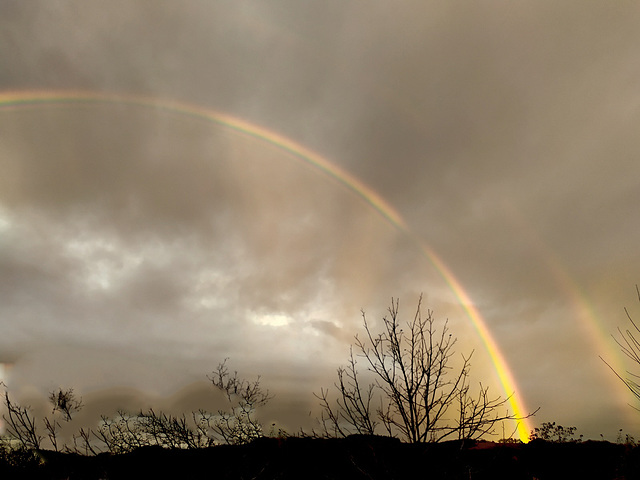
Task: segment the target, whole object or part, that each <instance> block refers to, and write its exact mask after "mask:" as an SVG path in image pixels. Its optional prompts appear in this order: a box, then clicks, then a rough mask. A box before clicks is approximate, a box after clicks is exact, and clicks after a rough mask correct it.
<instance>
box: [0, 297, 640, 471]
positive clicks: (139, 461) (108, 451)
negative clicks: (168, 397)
mask: <svg viewBox="0 0 640 480" xmlns="http://www.w3.org/2000/svg"><path fill="white" fill-rule="evenodd" d="M421 302H422V298H420V300H419V301H418V305H417V308H416V310H415V312H414V314H413V315H412V317H411V318H410V319H409V321H407V322H405V323H401V322H400V320H399V301H398V300H395V299H392V300H391V306H390V307H389V308H388V311H387V315H385V316H384V317H383V318H382V321H381V322H380V326H381V328H380V331H379V332H374V330H373V329H372V327H371V324H370V323H369V322H368V320H367V317H366V315H365V313H364V312H362V319H363V328H364V334H363V336H362V337H359V336H356V337H355V341H354V344H353V345H352V346H351V349H350V352H349V357H348V361H347V364H346V366H343V367H339V368H338V370H337V381H336V383H335V385H334V392H335V394H334V396H332V392H331V390H330V389H326V388H321V389H320V392H319V393H314V395H315V396H316V397H317V399H318V401H319V406H320V409H321V414H320V416H319V418H318V419H317V426H316V427H315V428H313V429H312V430H311V431H304V430H302V429H301V430H299V431H297V432H285V431H284V430H282V429H276V428H275V424H274V425H272V427H271V429H270V430H269V431H265V426H264V425H263V424H262V423H261V421H260V419H259V415H258V411H259V409H260V408H262V407H264V406H265V405H266V404H267V403H268V402H269V401H270V400H271V399H272V398H273V396H272V395H271V394H270V393H269V391H268V390H266V389H264V388H263V387H262V385H261V382H260V377H257V378H256V379H254V380H246V379H244V378H242V377H241V376H239V374H238V372H237V371H231V370H230V369H229V367H228V359H225V360H224V361H223V362H221V363H220V364H218V366H217V367H216V369H215V370H214V371H213V372H212V373H211V374H210V375H209V376H208V377H207V378H208V379H209V381H210V382H211V384H212V386H213V387H214V388H215V389H216V390H218V391H220V392H222V393H223V396H224V398H225V402H226V406H225V407H224V408H219V409H217V410H216V411H214V412H211V411H208V410H204V409H202V410H198V411H194V412H191V413H190V414H188V415H187V414H184V413H183V414H180V415H172V414H167V413H164V412H162V411H156V410H154V409H151V408H150V409H147V410H140V411H137V412H136V413H131V412H126V411H118V412H117V414H116V415H115V416H106V415H103V416H102V417H101V419H100V421H99V422H98V423H97V425H95V426H93V427H83V428H80V429H79V430H78V431H76V432H74V433H73V434H72V435H71V437H70V440H66V438H68V436H67V437H65V439H63V437H62V436H61V432H62V430H63V429H64V428H65V427H67V426H68V425H69V424H70V423H71V421H72V419H73V418H74V416H75V415H76V414H77V413H78V412H79V411H80V410H81V409H82V408H83V406H84V404H83V401H82V398H80V397H78V396H77V395H76V393H75V392H74V390H73V389H62V388H59V389H57V390H55V391H53V392H50V394H49V397H48V400H49V403H50V406H51V413H50V414H49V415H44V416H43V418H41V419H38V418H37V417H36V415H35V414H34V412H33V410H32V409H31V408H30V407H29V406H25V405H20V404H19V403H17V402H16V401H15V400H14V399H12V397H11V395H10V393H9V390H8V388H7V387H6V386H5V391H4V397H3V400H4V407H5V408H4V409H5V413H4V414H3V419H4V423H5V434H4V436H3V437H2V438H1V439H0V476H1V477H2V478H29V476H35V477H37V478H134V477H135V478H140V477H139V476H136V475H140V476H143V477H150V476H152V477H154V478H175V477H173V476H171V475H175V476H178V477H180V478H188V472H189V471H192V472H193V473H194V476H195V472H197V471H198V468H200V467H202V468H205V464H207V463H208V464H209V465H208V468H209V469H211V468H213V466H214V465H215V469H214V470H215V471H214V472H212V475H211V478H407V476H408V475H409V474H411V476H416V474H418V473H420V472H422V473H420V475H418V476H419V477H421V478H422V477H426V476H428V478H513V479H515V478H527V479H533V478H538V479H542V478H570V477H573V478H576V477H575V476H574V475H575V474H576V472H582V473H581V474H580V475H579V478H634V477H633V475H636V474H637V473H639V472H640V468H639V467H638V465H640V458H639V454H638V448H637V447H636V445H635V440H634V439H633V437H630V436H628V435H627V436H626V438H622V436H620V437H619V438H618V442H617V443H615V444H613V443H609V442H604V441H602V442H592V441H587V442H582V436H580V437H578V438H575V433H576V428H575V427H562V426H560V425H556V424H555V423H543V424H542V426H541V427H538V428H536V429H535V430H534V431H532V432H531V436H530V440H531V442H530V443H528V444H523V443H522V442H521V441H520V440H519V439H514V438H513V435H514V434H515V432H516V430H513V432H512V433H511V434H510V435H505V434H504V433H503V435H502V438H500V440H499V441H498V442H496V443H493V442H487V441H486V439H487V438H492V437H491V436H492V435H496V427H497V426H498V425H501V426H503V432H504V425H505V422H509V423H511V424H513V422H518V421H521V420H523V418H528V417H529V416H531V415H533V414H534V413H536V412H537V410H536V412H533V413H530V414H528V415H527V416H526V417H515V416H513V415H510V414H509V413H508V411H507V409H506V406H507V402H508V400H509V398H501V397H493V396H491V395H490V394H489V390H488V388H487V387H484V386H483V385H482V384H479V386H478V387H477V389H476V390H475V391H472V388H471V385H470V382H469V372H470V367H471V364H470V360H471V357H472V353H473V352H471V353H470V354H468V355H462V356H461V358H462V361H461V364H459V365H457V366H456V365H454V362H452V361H451V360H452V357H453V355H454V353H455V350H454V347H455V345H456V338H455V337H453V336H452V335H451V333H449V329H448V325H447V323H446V322H445V323H444V324H443V326H442V327H441V328H440V329H438V328H437V326H436V322H435V320H434V317H433V312H431V311H429V310H427V311H426V312H423V311H422V309H421ZM359 362H360V363H362V364H363V365H364V369H361V368H360V366H359ZM363 379H366V380H363ZM474 392H475V393H474ZM552 459H555V460H554V461H557V462H560V464H562V465H565V466H559V465H560V464H558V463H557V462H556V464H554V463H553V461H552ZM596 459H597V462H596ZM496 462H497V463H496ZM563 462H564V463H563ZM594 462H595V463H594ZM553 465H555V466H553ZM552 466H553V467H552ZM565 467H566V468H565ZM310 468H311V470H312V471H308V470H309V469H310ZM141 469H142V470H141ZM305 469H306V470H305ZM567 469H568V470H567ZM143 470H144V471H143ZM565 470H566V471H565ZM569 470H571V471H572V474H571V475H570V477H564V476H558V475H559V474H560V472H563V473H562V475H565V474H566V473H567V472H568V471H569ZM180 472H182V474H181V475H180V474H179V473H180ZM295 472H297V474H296V473H295ZM503 474H504V476H502V475H503ZM596 474H597V475H599V476H594V475H596ZM185 475H187V476H185ZM296 475H297V476H296ZM554 475H555V476H554ZM629 475H631V476H629ZM637 478H640V476H638V477H637Z"/></svg>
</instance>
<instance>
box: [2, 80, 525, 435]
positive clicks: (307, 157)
mask: <svg viewBox="0 0 640 480" xmlns="http://www.w3.org/2000/svg"><path fill="white" fill-rule="evenodd" d="M105 103H107V104H108V103H115V104H125V105H134V106H140V107H145V108H150V109H158V110H165V111H169V112H173V113H179V114H182V115H187V116H191V117H196V118H201V119H204V120H206V121H209V122H212V123H215V124H218V125H222V126H224V127H227V128H230V129H232V130H235V131H238V132H241V133H243V134H245V135H248V136H251V137H254V138H258V139H260V140H263V141H265V142H267V143H269V144H271V145H274V146H276V147H278V148H280V149H282V150H284V151H286V152H288V153H290V154H292V155H293V156H294V157H296V158H299V159H301V160H303V161H305V162H307V163H309V164H311V165H313V166H315V167H316V168H318V169H319V170H321V171H322V172H324V173H325V174H327V175H329V176H330V177H332V178H334V179H335V180H337V181H338V182H340V183H341V184H342V185H344V186H345V187H347V188H348V189H349V190H351V191H352V192H353V193H355V194H356V195H358V196H359V197H360V198H361V199H363V200H364V201H366V202H367V203H369V204H370V205H371V206H372V207H373V208H375V209H376V211H378V212H379V213H380V214H381V215H382V216H383V217H384V218H386V219H387V221H389V222H390V223H391V224H392V225H393V226H394V227H396V228H397V229H398V230H400V231H401V232H402V233H404V234H405V235H407V236H408V237H409V238H411V239H412V241H414V242H415V243H416V244H417V245H418V246H419V247H420V250H421V251H422V252H423V254H424V255H425V257H427V259H428V260H429V261H430V262H431V263H432V264H433V265H434V267H435V268H436V269H437V270H438V272H439V273H440V275H441V276H442V278H443V279H444V280H445V282H446V283H447V284H448V285H449V287H450V288H451V290H452V291H453V293H454V294H455V296H456V297H457V298H458V300H459V301H460V302H461V304H462V306H463V308H464V309H465V311H466V313H467V315H468V316H469V319H470V320H471V323H472V324H473V326H474V327H475V329H476V331H477V332H478V335H479V336H480V338H481V339H482V342H483V344H484V346H485V349H486V350H487V352H488V354H489V356H490V358H491V361H492V363H493V365H494V368H495V370H496V373H497V375H498V378H499V380H500V383H501V386H502V388H503V390H504V392H505V394H506V395H507V397H508V398H509V400H508V401H509V405H510V406H511V409H512V410H513V414H514V415H515V416H516V417H521V418H522V417H525V416H526V412H527V409H526V408H525V406H524V402H523V400H522V399H521V398H520V397H519V394H518V390H517V387H516V382H515V380H514V379H513V375H512V373H511V372H510V371H509V368H508V364H507V362H506V361H505V359H504V357H503V355H502V353H501V351H500V349H499V348H498V345H497V344H496V342H495V340H494V339H493V337H492V335H491V333H490V331H489V329H488V327H487V324H486V321H485V320H484V319H483V318H482V316H481V314H480V312H479V311H478V309H477V308H476V307H475V306H474V305H473V302H472V301H471V299H470V298H469V296H468V295H467V293H466V292H465V290H464V288H463V287H462V285H461V284H460V282H459V281H458V280H457V279H456V277H455V276H454V275H453V273H452V272H451V270H450V269H449V268H448V267H447V266H446V264H445V263H444V262H443V261H442V260H441V259H440V258H439V257H438V256H437V255H436V253H435V252H434V251H433V250H432V249H431V248H430V247H429V246H428V245H427V244H426V243H425V242H424V241H423V240H421V239H420V238H419V237H417V236H416V235H415V234H413V232H412V231H411V230H410V229H409V227H408V226H407V224H406V222H405V221H404V219H403V218H402V216H401V215H400V214H399V213H398V212H397V211H396V210H395V208H394V207H393V206H392V205H390V204H389V203H388V202H387V201H386V200H385V199H384V198H382V197H381V196H380V195H379V194H378V193H377V192H376V191H374V190H373V189H371V188H370V187H369V186H367V185H365V184H364V183H363V182H362V181H360V180H359V179H358V178H356V177H354V176H353V175H351V174H350V173H349V172H347V171H345V170H343V169H342V168H340V167H339V166H337V165H335V164H334V163H332V162H330V161H329V160H327V159H326V158H324V157H322V156H320V155H319V154H317V153H315V152H313V151H311V150H309V149H307V148H306V147H304V146H302V145H300V144H298V143H296V142H294V141H293V140H291V139H289V138H287V137H284V136H282V135H280V134H278V133H276V132H273V131H271V130H268V129H266V128H264V127H260V126H258V125H255V124H252V123H250V122H247V121H244V120H241V119H239V118H236V117H233V116H231V115H227V114H224V113H220V112H217V111H215V110H211V109H208V108H204V107H200V106H198V105H192V104H188V103H183V102H178V101H174V100H164V99H158V98H154V97H146V96H142V95H124V94H111V93H101V92H88V91H42V90H18V91H8V92H0V107H4V108H10V107H28V106H39V105H55V104H61V105H69V104H105ZM517 431H518V435H519V437H520V439H521V440H522V441H527V440H528V436H529V431H530V425H529V422H528V421H527V419H524V418H523V419H522V420H520V421H519V422H518V426H517Z"/></svg>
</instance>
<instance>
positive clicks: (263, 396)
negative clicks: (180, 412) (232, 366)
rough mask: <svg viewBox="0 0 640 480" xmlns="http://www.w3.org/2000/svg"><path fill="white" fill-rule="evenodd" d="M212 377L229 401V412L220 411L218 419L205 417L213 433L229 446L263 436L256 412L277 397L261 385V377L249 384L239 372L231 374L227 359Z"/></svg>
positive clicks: (212, 381) (214, 384)
mask: <svg viewBox="0 0 640 480" xmlns="http://www.w3.org/2000/svg"><path fill="white" fill-rule="evenodd" d="M208 378H209V380H210V381H211V383H212V384H213V386H214V387H216V388H218V389H219V390H220V391H222V392H223V393H224V394H225V397H226V398H227V401H228V402H229V407H228V409H227V410H222V409H221V410H219V411H218V415H216V416H208V417H203V418H204V419H205V420H206V421H207V422H208V424H209V425H210V427H211V428H212V429H213V431H214V432H215V433H216V434H217V435H219V436H220V437H221V438H222V439H223V440H224V442H225V443H230V444H234V445H236V444H243V443H248V442H250V441H251V440H254V439H256V438H259V437H262V436H263V427H262V424H261V423H260V421H259V420H258V419H257V418H256V409H257V408H260V407H262V406H264V405H266V404H267V403H268V402H269V400H271V398H273V397H272V396H271V395H269V391H268V390H263V389H262V387H261V386H260V377H257V378H256V379H255V380H253V381H248V380H244V379H241V378H239V377H238V372H235V371H234V372H233V374H231V373H230V372H229V368H228V367H227V360H226V359H225V361H224V362H222V363H220V364H219V365H218V367H217V368H216V370H214V371H213V373H212V374H211V376H209V377H208Z"/></svg>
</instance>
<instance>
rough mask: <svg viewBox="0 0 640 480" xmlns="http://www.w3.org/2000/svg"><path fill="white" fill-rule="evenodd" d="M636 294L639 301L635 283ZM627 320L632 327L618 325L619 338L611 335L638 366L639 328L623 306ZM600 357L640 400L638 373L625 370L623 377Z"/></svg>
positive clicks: (639, 377)
mask: <svg viewBox="0 0 640 480" xmlns="http://www.w3.org/2000/svg"><path fill="white" fill-rule="evenodd" d="M636 294H637V296H638V300H639V301H640V290H639V289H638V286H637V285H636ZM624 312H625V314H626V315H627V318H628V319H629V322H630V323H631V327H632V328H627V329H626V330H624V331H623V330H621V329H620V328H619V327H618V335H619V338H616V337H615V336H613V335H612V337H613V339H614V340H615V341H616V343H617V344H618V346H619V347H620V350H622V353H624V354H625V355H626V356H627V357H629V358H630V359H631V361H632V362H633V363H635V364H636V365H638V366H640V341H639V340H638V339H639V338H640V328H638V325H637V324H636V322H634V321H633V318H632V317H631V315H630V314H629V311H628V310H627V308H626V307H625V309H624ZM600 359H601V360H602V361H603V362H604V363H606V364H607V366H608V367H609V368H610V369H611V371H613V373H615V375H616V376H617V377H618V378H619V379H620V380H621V381H622V382H623V383H624V384H625V385H626V386H627V388H628V389H629V390H630V391H631V393H632V394H633V395H634V396H635V397H636V399H638V400H640V384H639V383H638V382H639V381H640V375H638V374H636V373H632V372H630V371H627V372H626V376H625V377H623V376H622V375H621V374H620V373H619V372H618V371H616V369H615V368H613V367H612V366H611V365H610V364H609V363H607V361H606V360H605V359H604V358H602V357H600ZM633 408H635V409H636V410H640V409H639V408H637V407H633Z"/></svg>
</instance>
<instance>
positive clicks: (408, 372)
mask: <svg viewBox="0 0 640 480" xmlns="http://www.w3.org/2000/svg"><path fill="white" fill-rule="evenodd" d="M421 304H422V297H420V300H419V301H418V306H417V309H416V312H415V315H414V317H413V319H412V320H411V321H409V322H408V323H407V324H406V325H401V324H400V320H399V318H398V312H399V301H398V300H394V299H391V306H390V307H389V309H388V315H387V316H385V317H383V318H382V333H374V332H373V331H372V329H371V327H370V325H369V323H368V321H367V318H366V315H365V313H364V312H362V318H363V324H364V330H365V335H364V338H360V337H358V336H356V337H355V345H354V346H355V349H356V351H357V352H358V356H359V357H361V358H363V359H364V362H365V363H366V365H367V369H368V370H369V372H370V374H372V375H373V377H374V379H375V381H374V382H373V383H370V384H368V385H367V386H363V385H362V383H361V381H360V379H359V377H358V370H357V368H356V365H357V362H356V361H355V359H354V355H353V350H352V351H351V353H350V360H349V362H348V364H347V367H340V368H339V369H338V382H337V383H336V384H335V386H336V387H337V389H338V398H337V400H336V401H335V402H334V403H333V404H332V402H331V401H330V400H329V397H328V391H327V390H324V389H323V390H321V391H320V394H319V395H318V394H317V395H316V396H317V397H318V398H319V399H320V402H321V407H322V410H323V411H322V415H321V418H320V421H321V427H322V429H323V432H324V434H325V435H329V436H330V435H337V436H345V435H347V434H349V433H367V434H373V433H374V432H375V431H376V427H377V425H378V421H379V422H380V423H381V425H382V426H383V427H384V428H385V430H386V432H387V434H388V435H390V436H399V437H400V438H402V439H404V440H405V441H408V442H411V443H418V442H429V441H440V440H443V439H445V438H447V437H450V436H457V437H458V438H460V439H463V438H478V437H480V436H482V435H484V434H490V433H493V432H494V426H495V425H496V424H497V423H498V422H502V421H505V420H521V419H522V418H517V417H515V416H513V415H509V414H508V413H500V411H501V410H502V409H503V408H504V407H506V404H507V402H508V400H509V399H508V398H501V397H496V398H491V397H489V394H488V388H486V387H483V386H482V385H480V390H479V393H478V394H477V396H473V395H472V394H471V392H470V389H469V384H468V377H469V369H470V366H471V364H470V360H471V355H472V354H473V352H472V353H471V354H469V355H468V356H464V355H463V356H462V364H461V366H460V367H459V369H458V370H455V371H454V369H453V367H452V366H451V364H450V363H451V359H452V357H453V355H454V353H455V351H454V346H455V343H456V339H455V338H454V337H453V336H452V335H451V334H450V333H449V329H448V326H447V323H446V322H445V324H444V326H443V328H442V329H441V331H440V332H439V333H438V331H437V329H436V327H435V322H434V319H433V314H432V312H431V311H427V313H426V315H423V314H422V311H421ZM403 327H404V328H403ZM374 397H377V400H379V406H378V407H377V408H376V410H375V411H374V410H373V409H372V401H373V400H374ZM455 409H457V412H456V413H457V420H455V421H454V420H451V418H452V415H451V414H452V411H453V410H455ZM534 413H535V412H534ZM530 415H531V414H530ZM530 415H528V416H530Z"/></svg>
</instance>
